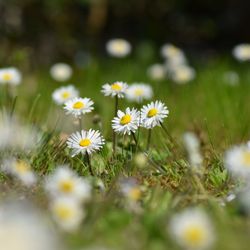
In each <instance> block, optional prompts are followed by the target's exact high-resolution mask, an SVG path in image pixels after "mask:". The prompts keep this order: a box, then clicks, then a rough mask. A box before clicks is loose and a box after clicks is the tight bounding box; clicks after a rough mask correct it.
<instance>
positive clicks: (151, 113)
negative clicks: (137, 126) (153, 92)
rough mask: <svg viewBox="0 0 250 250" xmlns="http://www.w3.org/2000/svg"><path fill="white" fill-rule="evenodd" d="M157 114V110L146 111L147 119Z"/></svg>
mask: <svg viewBox="0 0 250 250" xmlns="http://www.w3.org/2000/svg"><path fill="white" fill-rule="evenodd" d="M157 114H158V110H157V109H156V108H152V109H150V110H149V111H148V114H147V117H153V116H155V115H157Z"/></svg>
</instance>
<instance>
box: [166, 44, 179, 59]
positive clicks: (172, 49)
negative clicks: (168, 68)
mask: <svg viewBox="0 0 250 250" xmlns="http://www.w3.org/2000/svg"><path fill="white" fill-rule="evenodd" d="M161 55H162V56H163V57H164V58H167V59H170V58H171V59H172V58H176V57H184V53H183V51H182V50H181V49H180V48H178V47H176V46H175V45H173V44H170V43H167V44H164V45H163V46H162V47H161Z"/></svg>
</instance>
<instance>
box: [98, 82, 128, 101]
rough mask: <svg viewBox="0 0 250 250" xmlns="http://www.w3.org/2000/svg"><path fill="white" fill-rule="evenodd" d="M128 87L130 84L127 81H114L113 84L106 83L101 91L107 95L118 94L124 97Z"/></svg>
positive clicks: (119, 96)
mask: <svg viewBox="0 0 250 250" xmlns="http://www.w3.org/2000/svg"><path fill="white" fill-rule="evenodd" d="M127 88H128V85H127V83H125V82H114V83H113V84H108V83H106V84H104V85H103V86H102V90H101V92H102V93H103V94H104V95H105V96H112V97H114V96H117V97H118V98H123V97H124V96H125V93H126V90H127Z"/></svg>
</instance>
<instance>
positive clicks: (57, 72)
mask: <svg viewBox="0 0 250 250" xmlns="http://www.w3.org/2000/svg"><path fill="white" fill-rule="evenodd" d="M50 75H51V77H52V78H53V79H54V80H56V81H58V82H64V81H67V80H68V79H69V78H70V77H71V75H72V68H71V67H70V66H69V65H68V64H66V63H56V64H54V65H53V66H52V67H51V68H50Z"/></svg>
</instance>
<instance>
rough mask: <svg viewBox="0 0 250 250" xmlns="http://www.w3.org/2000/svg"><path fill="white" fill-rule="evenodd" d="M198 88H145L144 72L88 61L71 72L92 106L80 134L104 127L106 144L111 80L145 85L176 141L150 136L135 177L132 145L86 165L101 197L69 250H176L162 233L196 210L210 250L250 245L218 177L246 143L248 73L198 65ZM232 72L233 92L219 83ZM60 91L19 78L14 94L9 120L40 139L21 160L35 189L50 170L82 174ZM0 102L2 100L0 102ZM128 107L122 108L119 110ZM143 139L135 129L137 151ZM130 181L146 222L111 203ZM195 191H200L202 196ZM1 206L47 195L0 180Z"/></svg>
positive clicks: (41, 77)
mask: <svg viewBox="0 0 250 250" xmlns="http://www.w3.org/2000/svg"><path fill="white" fill-rule="evenodd" d="M196 68H197V77H196V79H195V80H194V81H193V82H191V83H190V84H187V85H183V86H181V85H175V84H173V83H172V82H170V81H167V80H165V81H162V82H152V81H150V79H148V77H147V75H146V73H145V65H143V63H138V62H134V61H131V60H128V61H123V62H120V61H113V60H110V61H108V62H102V61H101V62H99V61H93V62H92V64H90V65H89V66H88V67H86V68H85V69H84V70H79V69H77V70H76V72H75V75H74V77H73V79H72V80H71V81H70V82H72V83H73V84H75V86H76V87H77V88H78V89H79V90H80V93H81V96H83V97H85V96H86V97H90V98H92V99H93V100H94V102H95V111H94V112H93V114H92V113H91V114H90V115H87V116H86V117H87V118H86V121H84V127H86V128H96V129H98V126H97V125H96V124H93V122H92V118H93V115H94V114H98V115H100V117H101V122H102V125H103V126H102V128H103V129H102V133H103V135H104V136H105V138H106V140H107V141H111V126H110V125H111V123H110V121H111V119H112V118H113V115H114V110H113V109H114V107H113V106H114V100H113V99H111V98H108V97H104V96H103V95H102V94H101V93H100V89H101V86H102V84H104V83H106V82H112V81H115V80H122V81H127V82H128V83H130V82H134V81H137V82H151V83H152V86H153V89H154V92H155V96H154V99H155V100H158V99H159V100H162V101H164V102H165V103H166V105H167V106H168V108H169V110H170V114H169V117H168V118H167V119H166V120H165V123H164V124H165V126H166V127H167V129H168V131H169V133H170V134H171V136H172V137H173V138H174V140H173V141H171V140H170V138H169V137H167V136H166V134H165V133H164V132H163V131H162V129H161V128H156V129H154V131H153V135H152V143H151V150H150V152H149V156H148V157H149V163H148V164H147V166H145V167H144V168H138V167H137V166H135V165H134V163H133V155H134V153H133V148H131V145H130V139H129V138H125V140H123V139H124V138H122V137H120V138H119V145H120V146H121V147H123V149H120V151H119V154H118V155H117V159H113V160H111V157H110V154H111V152H110V147H108V146H105V147H104V149H103V150H102V151H101V152H100V153H99V154H97V155H96V156H93V159H92V163H93V168H94V172H95V174H96V177H95V178H93V182H96V181H97V180H98V179H101V180H102V181H103V182H104V185H105V187H106V192H105V193H101V192H98V190H96V192H95V194H94V197H93V199H92V201H91V202H90V204H89V205H88V209H87V211H88V216H87V218H86V220H85V222H84V223H83V225H82V227H81V229H80V230H79V231H78V232H76V233H75V234H66V235H65V236H64V237H65V240H66V242H67V244H68V249H82V248H83V246H93V245H98V246H105V247H107V248H110V249H135V250H139V249H144V250H146V249H152V250H161V249H162V250H163V249H178V247H177V246H176V245H175V243H174V242H173V241H172V240H171V239H170V237H169V235H168V232H167V225H168V220H169V218H171V216H172V214H173V213H174V212H176V211H178V210H181V209H183V208H185V207H189V206H192V205H198V206H202V207H203V208H204V209H205V210H206V211H207V212H208V214H209V215H210V216H211V218H212V221H213V223H214V225H215V229H216V230H215V232H216V238H217V241H216V243H215V247H214V249H220V250H221V249H238V250H239V249H248V248H249V247H248V246H249V244H250V238H249V233H250V227H249V222H250V221H249V219H248V218H247V217H245V216H243V215H242V214H241V213H240V212H239V209H238V205H237V204H236V202H232V203H229V204H227V205H226V206H225V207H222V206H221V205H220V200H221V199H223V198H225V197H226V196H227V194H228V193H230V192H232V191H234V189H235V188H236V187H237V186H238V185H239V184H238V183H237V182H234V181H233V179H232V178H231V177H230V176H229V174H228V173H227V171H226V170H225V169H224V167H223V154H224V151H225V150H226V149H227V148H229V147H230V146H231V145H234V144H238V143H242V142H246V141H247V140H248V139H249V138H250V136H249V133H250V109H249V98H250V73H249V69H248V65H239V64H236V63H235V62H231V61H229V60H218V61H212V62H209V63H203V62H201V63H198V62H197V65H196ZM232 69H233V70H235V71H237V72H238V73H239V75H240V85H239V86H234V87H232V86H228V85H226V84H225V83H224V82H223V78H222V76H223V73H224V72H225V71H227V70H232ZM61 85H62V84H59V83H55V82H54V81H53V80H51V79H50V77H49V76H48V74H47V71H46V70H40V71H38V72H36V73H32V74H31V73H29V72H27V73H26V76H25V78H24V81H23V84H22V85H21V86H20V87H19V88H18V90H17V93H18V98H17V103H16V107H15V110H14V112H15V114H16V115H17V116H19V117H20V118H21V119H22V120H23V121H27V120H28V118H29V117H30V122H32V123H33V124H35V126H37V127H39V129H41V130H42V131H43V132H44V133H45V136H46V140H45V142H44V144H43V146H42V147H41V148H39V149H38V150H37V152H35V153H34V154H33V155H31V156H28V158H29V159H30V161H31V163H32V166H33V167H34V169H35V170H36V171H37V172H38V173H39V174H40V176H41V179H42V178H43V177H44V175H46V174H48V173H50V172H51V171H52V170H53V169H54V168H55V166H56V165H57V164H64V163H67V164H70V166H71V167H72V168H73V169H75V170H76V171H78V173H79V174H80V175H84V176H88V175H89V171H88V167H87V166H86V164H85V163H84V162H83V161H82V159H81V157H75V158H71V157H70V154H69V151H68V149H66V147H65V144H64V143H63V142H61V140H60V134H61V133H66V134H69V133H71V132H74V131H76V130H78V128H77V126H75V125H74V123H73V121H72V119H71V117H66V116H65V115H64V112H63V111H62V109H61V108H60V107H58V106H56V105H55V104H53V103H52V100H51V93H52V91H53V90H54V89H56V88H57V87H59V86H61ZM2 99H3V95H2ZM126 106H130V107H132V106H133V104H131V103H127V102H126V101H125V100H121V101H120V108H121V109H123V108H125V107H126ZM190 130H191V131H195V132H196V133H197V134H198V135H199V137H200V140H201V142H202V153H203V155H204V157H205V161H204V174H203V175H202V176H201V177H200V178H198V180H197V178H194V175H193V174H192V173H190V168H189V166H188V163H187V158H186V155H185V150H184V148H183V146H182V134H183V133H184V132H186V131H190ZM146 137H147V131H145V130H143V129H142V134H141V136H140V146H141V148H142V149H143V150H144V149H145V145H146ZM122 176H124V177H129V176H133V177H135V178H136V179H138V181H139V183H140V184H141V186H142V187H143V190H144V191H143V196H142V199H141V201H140V204H141V207H142V208H143V212H142V213H139V214H136V213H132V212H129V211H127V210H126V209H125V208H124V206H123V201H122V199H121V197H120V196H119V194H118V191H117V185H116V181H117V180H118V178H119V177H122ZM201 186H202V187H201ZM0 188H2V189H1V190H5V192H1V196H2V197H5V196H8V194H9V192H13V193H16V194H19V193H20V192H24V193H25V194H26V195H27V196H28V197H30V199H32V200H34V201H35V202H36V203H37V204H39V205H41V206H44V202H45V203H46V198H45V194H44V193H43V192H42V191H41V188H40V187H38V188H36V189H35V190H26V189H24V188H21V187H20V186H19V185H16V184H15V183H14V182H13V180H11V179H10V178H8V177H6V176H4V177H2V178H1V186H0Z"/></svg>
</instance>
